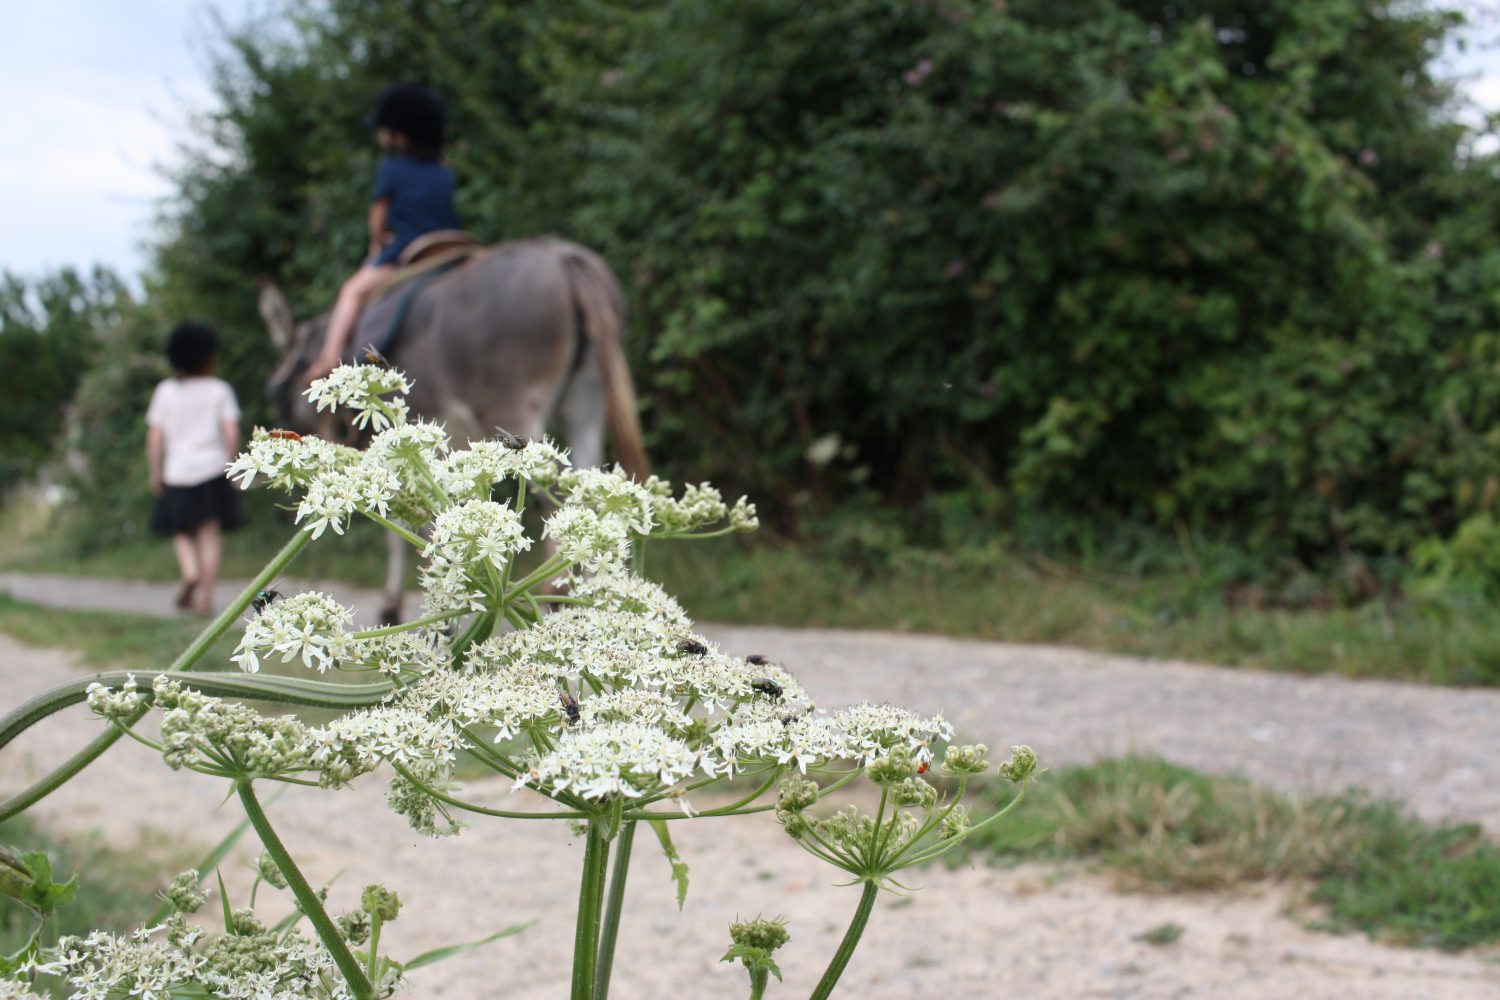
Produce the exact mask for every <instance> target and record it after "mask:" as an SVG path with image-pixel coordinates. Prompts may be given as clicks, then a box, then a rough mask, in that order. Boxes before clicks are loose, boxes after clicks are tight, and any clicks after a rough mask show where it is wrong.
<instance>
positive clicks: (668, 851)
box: [651, 819, 688, 910]
mask: <svg viewBox="0 0 1500 1000" xmlns="http://www.w3.org/2000/svg"><path fill="white" fill-rule="evenodd" d="M651 829H653V830H655V831H656V839H657V840H659V841H661V850H662V853H663V854H665V855H666V856H667V864H669V865H671V866H672V881H673V882H676V883H677V908H678V909H679V910H680V909H682V904H683V903H685V902H687V891H688V866H687V862H685V861H683V860H682V855H680V854H678V853H677V848H676V847H675V846H674V845H673V844H672V835H671V834H670V833H669V832H667V824H666V822H665V821H663V820H659V819H653V820H651Z"/></svg>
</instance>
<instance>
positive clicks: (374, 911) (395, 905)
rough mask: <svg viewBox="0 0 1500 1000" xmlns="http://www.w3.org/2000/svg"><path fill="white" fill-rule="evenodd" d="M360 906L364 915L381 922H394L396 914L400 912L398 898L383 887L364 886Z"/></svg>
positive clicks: (399, 900)
mask: <svg viewBox="0 0 1500 1000" xmlns="http://www.w3.org/2000/svg"><path fill="white" fill-rule="evenodd" d="M360 904H361V906H363V907H364V911H365V912H366V913H368V914H369V915H370V916H372V917H379V918H380V919H381V920H395V919H396V914H398V913H400V912H401V899H400V897H398V896H397V895H396V894H395V893H394V892H392V891H391V890H389V889H387V888H386V887H385V886H383V885H367V886H365V892H364V895H363V896H361V897H360Z"/></svg>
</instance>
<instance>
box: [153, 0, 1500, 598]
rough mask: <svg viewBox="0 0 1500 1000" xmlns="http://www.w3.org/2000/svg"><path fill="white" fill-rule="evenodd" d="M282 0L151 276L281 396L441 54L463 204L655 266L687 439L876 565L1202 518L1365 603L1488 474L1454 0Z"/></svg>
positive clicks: (1486, 351) (1068, 544)
mask: <svg viewBox="0 0 1500 1000" xmlns="http://www.w3.org/2000/svg"><path fill="white" fill-rule="evenodd" d="M286 10H287V11H289V12H291V13H292V14H294V15H295V16H294V17H291V18H288V19H285V20H278V21H273V20H271V19H270V18H269V17H268V18H267V19H266V20H265V21H261V22H251V23H249V24H246V25H242V26H237V27H234V28H232V29H230V30H229V31H227V32H226V34H225V37H224V39H223V40H222V43H221V45H220V46H219V48H218V52H217V56H216V65H217V76H216V80H217V95H218V102H217V106H216V107H214V108H212V109H211V110H210V111H209V112H208V113H207V114H206V115H205V116H204V118H203V119H202V128H201V130H200V131H199V134H198V135H197V137H196V140H195V141H196V144H197V149H198V155H197V156H195V157H194V158H192V159H190V160H189V162H188V164H187V166H186V167H185V168H184V169H183V171H182V172H181V175H180V177H179V197H178V199H177V201H176V202H175V204H174V205H173V206H172V207H171V209H170V210H169V212H168V218H167V220H166V221H167V222H168V226H167V230H166V231H167V233H168V236H167V238H166V239H165V240H164V242H163V243H162V245H161V246H160V248H159V254H158V257H157V268H158V272H159V273H158V275H157V277H156V279H155V280H154V282H153V285H152V296H153V300H154V302H155V303H156V304H157V305H158V306H159V308H160V309H161V310H162V311H163V313H164V314H166V315H184V314H199V315H205V316H208V317H209V318H211V319H213V320H214V321H216V322H218V323H219V324H220V325H221V326H222V327H223V328H224V329H225V330H226V333H227V334H228V337H227V340H228V341H229V346H228V348H227V350H226V357H225V362H226V363H225V372H226V375H228V377H229V378H230V379H231V381H233V382H234V383H235V385H236V388H237V389H238V390H239V391H240V392H241V394H242V400H243V401H244V402H245V403H246V405H247V407H248V409H249V411H250V412H251V413H252V414H253V415H254V418H255V419H266V417H265V416H264V415H265V414H266V410H265V403H264V402H263V401H262V400H261V399H260V397H259V394H258V389H259V382H260V379H261V377H262V376H263V375H264V374H265V372H266V371H267V370H268V367H269V363H270V354H271V350H270V346H269V344H268V343H267V342H266V340H265V338H264V334H263V332H262V331H261V329H260V324H259V321H258V319H257V318H256V316H255V314H254V312H253V311H252V302H253V298H254V295H253V292H254V289H253V278H254V277H255V276H256V275H262V274H264V275H272V276H276V277H278V278H279V279H281V280H282V281H283V282H284V283H286V284H287V285H288V286H289V288H290V291H291V292H292V293H293V296H294V299H295V300H296V301H297V302H298V304H299V305H300V306H301V307H302V308H303V309H305V310H310V309H312V308H314V307H316V306H319V305H321V304H325V303H326V302H327V301H328V300H329V298H330V297H331V293H332V291H333V289H334V288H335V287H336V285H337V282H338V281H339V280H340V279H341V278H342V276H343V275H344V274H345V273H346V272H347V271H348V270H350V269H351V268H353V267H354V266H355V264H356V263H357V260H358V256H359V253H360V248H361V247H362V245H363V238H364V237H363V231H362V211H363V203H364V200H365V197H366V192H367V185H368V183H369V177H370V173H371V168H372V164H373V158H374V150H373V148H372V146H371V143H370V140H369V136H368V134H367V133H366V131H365V129H364V128H363V127H362V126H361V125H360V124H359V121H360V117H361V115H362V113H363V112H364V111H365V110H366V109H367V107H368V103H369V101H370V99H371V97H372V96H373V94H375V93H376V92H377V91H378V89H379V87H380V86H381V85H382V84H383V83H385V82H386V81H388V80H390V79H394V78H412V77H419V78H426V79H428V80H430V81H431V82H433V83H434V84H436V85H437V86H438V87H439V88H440V89H441V90H442V91H443V92H444V93H446V94H447V95H448V96H449V99H450V102H451V105H452V119H451V124H452V133H453V135H454V137H455V141H454V143H453V145H452V148H451V150H450V154H451V159H452V162H453V164H454V166H455V169H456V171H457V173H458V175H459V177H460V180H461V188H460V194H459V201H460V208H461V211H462V213H463V215H464V218H465V222H466V225H467V226H468V227H469V228H471V229H473V230H475V231H477V232H479V233H482V234H485V235H488V236H491V237H497V238H498V237H509V236H518V235H526V234H530V233H537V232H543V231H553V232H559V233H562V234H564V235H568V236H573V237H576V238H580V239H583V240H585V241H586V242H589V243H591V244H594V245H596V246H599V247H601V248H602V249H603V250H604V251H605V252H606V253H607V255H608V257H609V259H610V260H611V262H612V263H613V265H614V266H615V268H616V270H617V271H618V272H619V273H620V274H621V275H622V277H623V278H624V279H625V281H626V283H627V285H628V288H629V291H630V295H631V299H632V305H633V309H634V318H633V322H632V327H631V343H632V350H633V351H634V353H635V362H636V370H637V372H638V373H639V378H640V380H641V382H642V383H643V387H644V391H643V393H642V395H643V399H645V400H646V401H647V413H646V418H647V423H648V431H649V433H650V436H651V444H652V448H653V451H654V453H655V454H656V455H657V456H658V459H659V461H660V462H661V464H662V465H663V466H665V471H667V472H668V473H669V474H673V473H676V472H678V471H680V470H684V469H691V470H692V472H693V475H694V476H695V477H697V476H708V477H711V478H714V479H716V480H718V481H722V482H723V484H724V485H725V486H726V487H727V488H728V489H731V490H739V489H744V490H746V491H750V492H754V493H755V494H756V495H757V496H758V497H761V498H763V499H764V500H765V501H766V509H767V511H768V514H769V515H770V517H772V518H773V519H774V520H776V521H777V522H779V523H780V525H781V526H782V527H783V528H786V529H789V530H791V531H793V532H794V533H795V532H799V531H801V532H809V533H811V532H813V531H814V530H816V527H817V525H819V524H820V523H823V522H822V520H821V519H822V518H823V517H824V515H825V514H826V513H827V512H828V511H830V510H840V509H847V508H850V507H853V508H855V509H858V510H862V511H869V510H872V509H886V510H896V511H901V512H903V513H904V515H906V516H889V517H888V516H886V515H879V516H878V517H877V518H876V521H875V526H874V527H872V528H868V529H866V528H860V529H858V530H857V531H852V534H854V535H859V536H861V537H850V538H848V539H845V540H844V541H842V542H841V544H847V545H848V546H851V547H852V548H853V549H854V550H856V551H857V552H858V554H859V555H860V558H868V559H873V560H874V561H876V562H878V561H879V560H880V558H882V557H881V554H880V553H881V552H882V551H890V550H892V548H893V546H894V545H895V544H896V541H911V540H915V541H918V542H923V543H930V544H944V545H949V544H952V543H953V541H954V539H962V538H967V537H972V536H973V535H974V534H975V533H976V532H980V533H986V534H994V533H996V532H997V531H999V532H1005V533H1008V534H1009V535H1010V536H1011V537H1012V539H1013V540H1014V541H1017V542H1019V543H1021V544H1022V545H1028V546H1029V545H1031V544H1033V543H1040V544H1041V545H1043V547H1047V548H1058V549H1063V550H1068V551H1072V552H1083V553H1089V552H1092V551H1116V552H1118V553H1119V554H1120V555H1121V556H1122V557H1123V558H1124V559H1126V560H1133V559H1138V558H1140V555H1141V553H1142V552H1146V553H1148V554H1149V553H1150V552H1151V551H1153V550H1160V549H1162V548H1163V546H1162V545H1161V543H1160V541H1159V539H1162V538H1165V539H1167V540H1168V544H1167V546H1165V548H1167V549H1176V548H1178V546H1177V545H1176V541H1177V540H1180V539H1182V538H1190V539H1194V540H1195V544H1201V545H1203V546H1206V547H1209V548H1213V547H1219V548H1224V549H1228V550H1232V551H1235V552H1242V553H1246V554H1248V561H1249V563H1250V565H1251V566H1252V567H1254V570H1253V572H1256V573H1262V574H1271V575H1277V576H1280V577H1282V578H1285V579H1295V578H1297V577H1298V575H1299V574H1303V573H1305V572H1306V571H1307V569H1308V568H1309V567H1311V568H1313V569H1315V570H1319V571H1321V570H1324V569H1327V568H1328V567H1329V566H1330V565H1332V564H1334V563H1337V564H1339V565H1340V566H1341V567H1343V569H1344V571H1345V573H1346V575H1350V576H1353V577H1359V578H1360V580H1357V581H1356V583H1355V584H1354V585H1352V587H1351V590H1352V592H1353V594H1354V596H1359V595H1361V594H1364V593H1366V592H1367V591H1368V590H1369V587H1368V585H1367V583H1365V582H1362V581H1363V580H1364V578H1366V577H1368V576H1369V574H1370V573H1375V574H1376V575H1378V576H1383V577H1384V578H1386V579H1389V578H1390V576H1391V575H1392V574H1391V573H1390V572H1389V571H1388V569H1386V568H1385V567H1386V566H1387V564H1388V563H1389V562H1390V561H1392V560H1396V559H1399V558H1401V557H1403V556H1404V555H1405V554H1406V553H1407V552H1409V551H1410V549H1411V547H1412V546H1413V545H1415V544H1416V543H1418V542H1419V541H1420V540H1422V539H1426V538H1431V537H1436V538H1447V537H1449V536H1450V535H1451V534H1452V532H1453V531H1454V530H1455V528H1456V526H1457V525H1458V524H1459V522H1460V521H1461V520H1462V519H1463V518H1465V517H1469V516H1473V515H1475V514H1478V513H1482V512H1484V511H1486V510H1488V509H1489V508H1490V507H1491V506H1492V504H1493V501H1494V499H1495V492H1496V491H1495V488H1494V486H1493V484H1494V483H1495V482H1496V481H1497V477H1500V466H1497V458H1496V456H1497V455H1500V450H1497V448H1496V447H1495V446H1496V445H1497V444H1500V440H1497V438H1496V435H1497V434H1500V420H1497V419H1496V418H1497V417H1500V395H1497V390H1496V389H1495V388H1492V385H1494V384H1495V382H1496V380H1495V379H1493V378H1492V377H1491V375H1492V373H1493V372H1494V371H1495V370H1496V366H1497V365H1500V337H1497V336H1496V334H1495V333H1493V332H1492V331H1494V330H1496V329H1500V327H1497V318H1500V317H1497V316H1496V306H1495V303H1496V302H1497V301H1500V299H1497V297H1496V295H1495V290H1496V288H1497V285H1500V240H1497V239H1496V237H1495V234H1494V233H1495V227H1494V226H1493V224H1492V219H1493V216H1494V214H1495V211H1496V210H1497V209H1500V198H1497V183H1496V180H1495V177H1494V171H1493V166H1494V159H1493V157H1488V156H1482V155H1478V154H1475V153H1473V151H1472V148H1471V146H1472V143H1471V140H1472V139H1473V136H1472V135H1471V134H1470V133H1467V132H1466V131H1465V130H1464V129H1463V128H1462V127H1460V126H1459V125H1457V124H1455V123H1454V117H1453V115H1452V111H1453V106H1452V96H1451V93H1450V91H1449V90H1448V88H1447V87H1446V86H1445V85H1443V84H1441V83H1439V82H1438V80H1437V79H1436V78H1435V77H1434V75H1433V61H1434V59H1435V54H1436V53H1438V52H1439V51H1440V50H1441V48H1442V45H1443V43H1444V39H1445V38H1446V37H1447V36H1448V33H1449V32H1450V31H1451V30H1452V28H1453V27H1454V26H1455V24H1456V23H1457V19H1456V17H1455V16H1454V15H1452V14H1449V13H1446V12H1445V11H1444V10H1442V9H1441V8H1440V7H1438V6H1428V5H1410V4H1397V3H1391V2H1388V0H1271V2H1267V3H1263V4H1256V5H1245V4H1242V3H1228V2H1221V0H1174V2H1173V3H1170V4H1169V3H1166V2H1150V0H1062V2H1059V0H1012V2H1010V3H1007V4H995V3H990V2H988V0H949V2H945V3H925V2H914V0H913V2H900V0H848V2H845V3H840V4H834V5H827V4H822V5H808V4H805V3H799V2H796V0H737V2H729V0H556V2H552V3H547V4H541V3H531V2H521V3H514V4H508V5H505V6H504V7H503V8H501V7H496V6H491V7H486V8H485V9H484V11H483V12H481V13H476V12H475V9H474V8H473V7H472V5H470V4H467V3H460V2H458V0H444V2H437V3H431V4H424V5H421V6H420V8H417V9H411V8H408V6H407V5H404V4H400V3H397V2H396V0H377V2H367V0H361V2H355V0H326V2H319V3H313V2H311V0H306V2H294V3H288V4H287V5H286ZM809 471H811V472H812V475H811V477H810V480H809V476H808V475H807V473H808V472H809ZM809 482H810V485H809ZM913 512H916V513H920V515H921V516H917V517H913V516H910V515H911V514H912V513H913ZM892 523H894V524H896V525H897V529H896V530H897V532H898V534H899V535H900V536H901V538H900V539H897V540H895V541H893V540H892V539H890V538H888V537H886V536H887V535H888V534H889V528H888V525H889V524H892ZM1138 526H1142V527H1144V528H1145V529H1146V530H1145V531H1144V532H1142V531H1141V530H1139V527H1138ZM1132 539H1134V540H1136V541H1144V542H1145V543H1146V544H1145V547H1144V548H1140V547H1134V548H1133V547H1132V545H1133V544H1134V543H1132V542H1131V540H1132ZM1235 560H1239V557H1238V556H1236V557H1234V558H1233V560H1232V561H1235ZM1241 561H1242V560H1241ZM1236 564H1237V565H1238V562H1237V563H1236ZM1236 572H1238V570H1236Z"/></svg>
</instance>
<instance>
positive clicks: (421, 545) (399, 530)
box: [361, 511, 427, 549]
mask: <svg viewBox="0 0 1500 1000" xmlns="http://www.w3.org/2000/svg"><path fill="white" fill-rule="evenodd" d="M361 513H363V514H364V515H365V517H368V518H369V519H370V520H372V521H374V522H375V523H376V524H378V525H380V526H381V527H382V528H384V529H385V530H387V531H389V532H391V533H393V534H396V535H399V536H401V538H403V539H405V540H406V541H407V542H408V543H410V544H411V545H413V546H415V547H416V548H417V549H425V548H427V543H426V542H425V541H423V540H422V536H421V535H418V534H416V533H415V532H412V531H408V530H406V529H405V528H403V527H401V525H399V524H397V523H396V522H395V521H392V520H389V519H387V518H384V517H381V516H380V515H379V514H372V513H371V512H370V511H362V512H361Z"/></svg>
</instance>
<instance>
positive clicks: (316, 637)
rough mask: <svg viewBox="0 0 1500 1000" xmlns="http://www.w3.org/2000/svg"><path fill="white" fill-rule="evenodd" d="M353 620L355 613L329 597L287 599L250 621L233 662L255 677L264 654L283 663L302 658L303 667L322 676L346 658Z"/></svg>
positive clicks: (312, 595)
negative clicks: (346, 648) (277, 657)
mask: <svg viewBox="0 0 1500 1000" xmlns="http://www.w3.org/2000/svg"><path fill="white" fill-rule="evenodd" d="M353 618H354V613H353V612H352V611H350V610H349V609H348V608H346V607H344V606H343V605H342V604H340V603H339V602H337V601H335V600H334V599H333V598H331V597H329V596H328V595H327V594H320V593H318V592H316V591H310V592H308V593H305V594H298V595H297V596H295V597H288V598H284V599H282V600H279V601H276V602H275V603H273V604H270V605H267V606H266V608H265V609H264V610H263V611H261V613H260V614H258V615H256V616H255V617H254V618H252V619H250V621H249V622H248V623H247V624H246V626H245V634H244V635H243V636H242V637H241V638H240V643H239V645H238V646H237V647H236V648H235V652H234V655H233V656H232V657H230V659H231V660H233V661H234V662H235V663H238V664H239V665H240V669H241V670H243V671H245V672H246V673H251V674H253V673H255V672H256V671H258V670H259V669H260V659H261V656H262V655H264V656H266V657H267V658H274V657H276V656H280V657H281V662H282V663H290V662H291V661H292V660H294V659H297V658H299V657H300V658H301V660H302V664H303V666H306V667H310V668H312V669H314V670H317V671H318V673H320V674H321V673H323V672H325V671H327V670H328V669H329V668H330V667H334V666H337V665H338V661H339V658H340V657H341V656H343V655H344V646H345V644H346V643H347V642H348V635H347V633H346V631H345V630H346V628H347V627H348V625H349V623H350V622H351V621H352V620H353Z"/></svg>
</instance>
